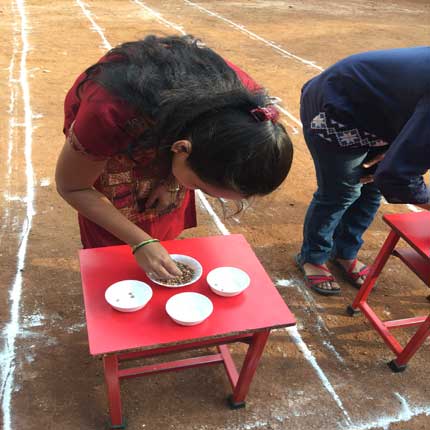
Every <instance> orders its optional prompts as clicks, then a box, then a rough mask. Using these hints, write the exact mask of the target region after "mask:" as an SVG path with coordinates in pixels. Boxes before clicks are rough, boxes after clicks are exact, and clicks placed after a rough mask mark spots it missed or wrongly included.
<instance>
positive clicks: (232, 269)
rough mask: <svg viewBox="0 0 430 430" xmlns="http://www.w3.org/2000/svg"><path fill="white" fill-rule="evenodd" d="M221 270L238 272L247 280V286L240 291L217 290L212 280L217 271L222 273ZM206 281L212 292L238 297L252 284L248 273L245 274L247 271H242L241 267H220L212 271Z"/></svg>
mask: <svg viewBox="0 0 430 430" xmlns="http://www.w3.org/2000/svg"><path fill="white" fill-rule="evenodd" d="M221 270H231V271H234V272H238V273H240V274H241V275H242V276H243V277H244V279H246V282H245V284H244V285H243V286H242V287H241V288H238V289H235V290H221V289H219V288H217V287H216V286H214V285H213V280H212V278H213V277H214V276H216V272H217V271H221ZM206 281H207V283H208V284H209V287H210V289H211V290H212V291H214V292H215V293H218V292H219V293H222V295H237V294H240V293H241V292H243V291H245V290H246V289H247V288H248V287H249V285H250V284H251V278H250V276H249V275H248V273H247V272H245V270H243V269H241V268H240V267H234V266H219V267H215V269H212V270H211V271H210V272H209V273H208V274H207V276H206Z"/></svg>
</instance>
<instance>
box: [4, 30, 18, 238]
mask: <svg viewBox="0 0 430 430" xmlns="http://www.w3.org/2000/svg"><path fill="white" fill-rule="evenodd" d="M12 44H13V48H12V57H11V60H10V63H9V74H8V86H9V91H10V96H9V107H8V110H7V113H8V115H9V127H8V136H7V156H6V179H5V189H6V190H9V189H10V186H11V176H12V154H13V148H14V144H13V143H14V135H15V131H14V124H15V117H14V115H15V106H16V89H15V86H16V84H17V83H18V81H17V80H16V79H15V78H14V75H15V58H16V54H17V48H16V45H17V37H16V26H15V23H14V25H13V41H12ZM7 194H8V193H7ZM3 195H4V198H5V200H6V204H5V205H4V218H3V219H2V230H5V229H6V230H8V227H9V217H10V215H9V206H10V205H9V202H8V200H7V198H6V193H4V194H3Z"/></svg>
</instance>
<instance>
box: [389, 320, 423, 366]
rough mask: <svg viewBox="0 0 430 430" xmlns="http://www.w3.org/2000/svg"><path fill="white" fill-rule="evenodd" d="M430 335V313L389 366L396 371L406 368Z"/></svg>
mask: <svg viewBox="0 0 430 430" xmlns="http://www.w3.org/2000/svg"><path fill="white" fill-rule="evenodd" d="M429 335H430V315H429V316H428V317H427V319H426V320H425V321H424V322H423V323H422V324H421V325H420V327H419V329H418V330H417V332H416V333H415V334H414V335H413V336H412V338H411V339H410V341H409V342H408V343H407V344H406V346H405V347H404V348H403V351H402V352H401V353H400V354H399V355H398V356H397V358H396V359H395V360H393V361H392V362H390V363H389V366H390V367H391V369H392V370H394V371H402V370H404V369H405V368H406V365H407V363H408V361H409V360H410V359H411V358H412V356H413V355H414V354H415V353H416V352H417V350H418V349H419V347H420V346H421V345H422V344H423V342H424V341H425V340H426V339H427V337H428V336H429Z"/></svg>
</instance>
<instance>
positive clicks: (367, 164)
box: [363, 152, 385, 169]
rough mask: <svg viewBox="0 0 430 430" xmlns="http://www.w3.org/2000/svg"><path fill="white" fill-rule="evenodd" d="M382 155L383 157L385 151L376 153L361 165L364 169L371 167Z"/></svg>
mask: <svg viewBox="0 0 430 430" xmlns="http://www.w3.org/2000/svg"><path fill="white" fill-rule="evenodd" d="M384 157H385V152H384V153H382V154H378V155H376V156H375V157H374V158H372V159H371V160H368V161H366V162H364V163H363V167H364V168H365V169H368V168H369V167H372V166H374V165H375V164H377V163H379V162H380V161H381V160H382V159H383V158H384Z"/></svg>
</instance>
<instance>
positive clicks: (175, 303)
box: [166, 292, 214, 325]
mask: <svg viewBox="0 0 430 430" xmlns="http://www.w3.org/2000/svg"><path fill="white" fill-rule="evenodd" d="M213 308H214V307H213V304H212V302H211V300H210V299H209V298H208V297H206V296H204V295H203V294H200V293H191V292H187V293H179V294H175V295H174V296H172V297H170V299H169V300H168V301H167V303H166V312H167V314H168V315H169V316H170V318H172V320H173V321H175V322H176V323H178V324H181V325H196V324H200V323H201V322H203V321H204V320H205V319H206V318H207V317H208V316H209V315H210V314H211V313H212V311H213Z"/></svg>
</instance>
